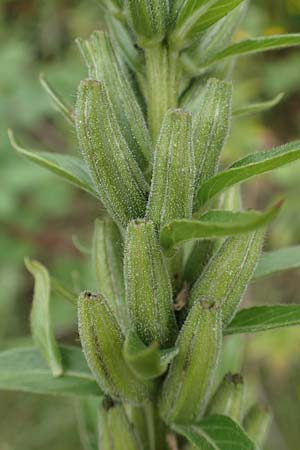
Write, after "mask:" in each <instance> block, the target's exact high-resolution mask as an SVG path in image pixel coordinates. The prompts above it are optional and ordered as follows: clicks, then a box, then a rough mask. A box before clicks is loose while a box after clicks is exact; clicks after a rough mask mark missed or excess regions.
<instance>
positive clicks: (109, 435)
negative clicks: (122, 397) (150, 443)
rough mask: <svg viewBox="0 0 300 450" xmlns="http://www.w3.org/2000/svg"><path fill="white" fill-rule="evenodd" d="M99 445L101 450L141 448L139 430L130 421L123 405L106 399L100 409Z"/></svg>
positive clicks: (137, 449) (138, 449) (133, 449)
mask: <svg viewBox="0 0 300 450" xmlns="http://www.w3.org/2000/svg"><path fill="white" fill-rule="evenodd" d="M99 447H100V448H101V450H102V449H103V450H121V449H124V450H125V449H126V450H140V449H141V448H143V444H142V442H140V439H139V436H138V433H137V430H136V429H135V428H134V427H133V426H132V424H131V423H130V421H129V419H128V416H127V412H126V410H125V408H124V406H123V405H120V404H115V405H114V404H113V403H110V401H109V400H104V402H103V405H102V408H101V409H100V426H99Z"/></svg>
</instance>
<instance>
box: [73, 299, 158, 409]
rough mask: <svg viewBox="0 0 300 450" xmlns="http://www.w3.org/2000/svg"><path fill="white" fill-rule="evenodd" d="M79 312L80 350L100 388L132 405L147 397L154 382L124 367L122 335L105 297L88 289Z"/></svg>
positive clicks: (79, 305)
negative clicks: (135, 375)
mask: <svg viewBox="0 0 300 450" xmlns="http://www.w3.org/2000/svg"><path fill="white" fill-rule="evenodd" d="M78 315H79V318H78V320H79V332H80V339H81V343H82V347H83V351H84V354H85V357H86V359H87V362H88V364H89V367H90V369H91V371H92V372H93V374H94V376H95V378H96V380H97V382H98V383H99V385H100V387H101V388H102V389H103V391H104V392H105V393H107V394H108V395H110V396H111V397H113V398H115V399H118V400H122V401H127V402H131V403H135V404H138V403H141V402H142V401H144V400H145V399H146V398H149V396H150V394H151V392H152V388H153V384H152V383H151V382H142V381H139V380H137V379H136V378H135V377H134V375H133V374H132V372H131V371H130V369H129V368H128V367H127V365H126V363H125V361H124V358H123V344H124V336H123V334H122V331H121V328H120V327H119V325H118V323H117V321H116V319H115V317H114V315H113V313H112V311H111V309H110V308H109V306H108V304H107V301H106V300H105V298H104V297H103V296H101V295H93V294H91V293H90V292H85V293H83V294H81V295H80V297H79V303H78Z"/></svg>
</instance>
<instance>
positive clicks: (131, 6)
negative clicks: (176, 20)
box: [126, 0, 169, 48]
mask: <svg viewBox="0 0 300 450" xmlns="http://www.w3.org/2000/svg"><path fill="white" fill-rule="evenodd" d="M126 11H127V16H128V21H129V23H130V25H131V28H132V29H133V31H134V32H135V34H136V37H137V40H138V43H139V45H140V46H141V47H143V48H146V47H153V46H154V45H156V44H158V43H160V42H161V41H162V40H163V39H164V37H165V35H166V32H167V26H168V20H169V1H168V0H138V1H136V0H126Z"/></svg>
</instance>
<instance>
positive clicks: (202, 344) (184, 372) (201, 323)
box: [159, 300, 222, 424]
mask: <svg viewBox="0 0 300 450" xmlns="http://www.w3.org/2000/svg"><path fill="white" fill-rule="evenodd" d="M221 342H222V324H221V311H220V308H219V307H218V305H216V304H215V303H214V302H212V301H209V300H208V301H206V302H203V303H197V304H195V305H194V307H193V308H192V310H191V311H190V313H189V315H188V317H187V319H186V321H185V323H184V325H183V327H182V328H181V331H180V333H179V335H178V338H177V341H176V347H177V348H178V350H179V352H178V355H177V356H176V357H175V358H174V360H173V361H172V363H171V365H170V368H169V371H168V374H167V377H166V379H165V381H164V384H163V387H162V390H161V395H160V401H159V410H160V413H161V416H162V417H163V419H164V420H165V421H166V422H167V423H169V424H176V423H177V424H183V423H187V424H188V423H191V422H195V421H196V420H197V419H198V418H199V417H200V416H201V415H202V414H203V412H204V409H205V407H206V405H207V401H208V398H209V396H210V394H211V389H212V385H213V380H214V376H215V373H216V370H217V366H218V361H219V354H220V350H221ZM195 386H196V387H197V388H196V389H195Z"/></svg>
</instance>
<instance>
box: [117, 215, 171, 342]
mask: <svg viewBox="0 0 300 450" xmlns="http://www.w3.org/2000/svg"><path fill="white" fill-rule="evenodd" d="M124 274H125V276H124V278H125V286H126V302H127V306H128V310H129V315H130V321H131V325H132V327H133V328H134V329H135V331H136V332H137V334H138V335H139V337H140V338H141V340H142V341H143V342H144V344H146V345H149V344H151V343H153V342H158V343H159V345H160V346H161V348H168V347H171V346H172V345H173V344H174V341H175V338H176V334H177V326H176V320H175V314H174V311H173V302H172V287H171V282H170V278H169V274H168V270H167V267H166V262H165V259H164V256H163V254H162V251H161V249H160V245H159V242H158V238H157V235H156V231H155V228H154V225H153V223H152V222H149V221H142V220H139V221H133V222H130V223H129V225H128V228H127V235H126V243H125V267H124Z"/></svg>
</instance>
